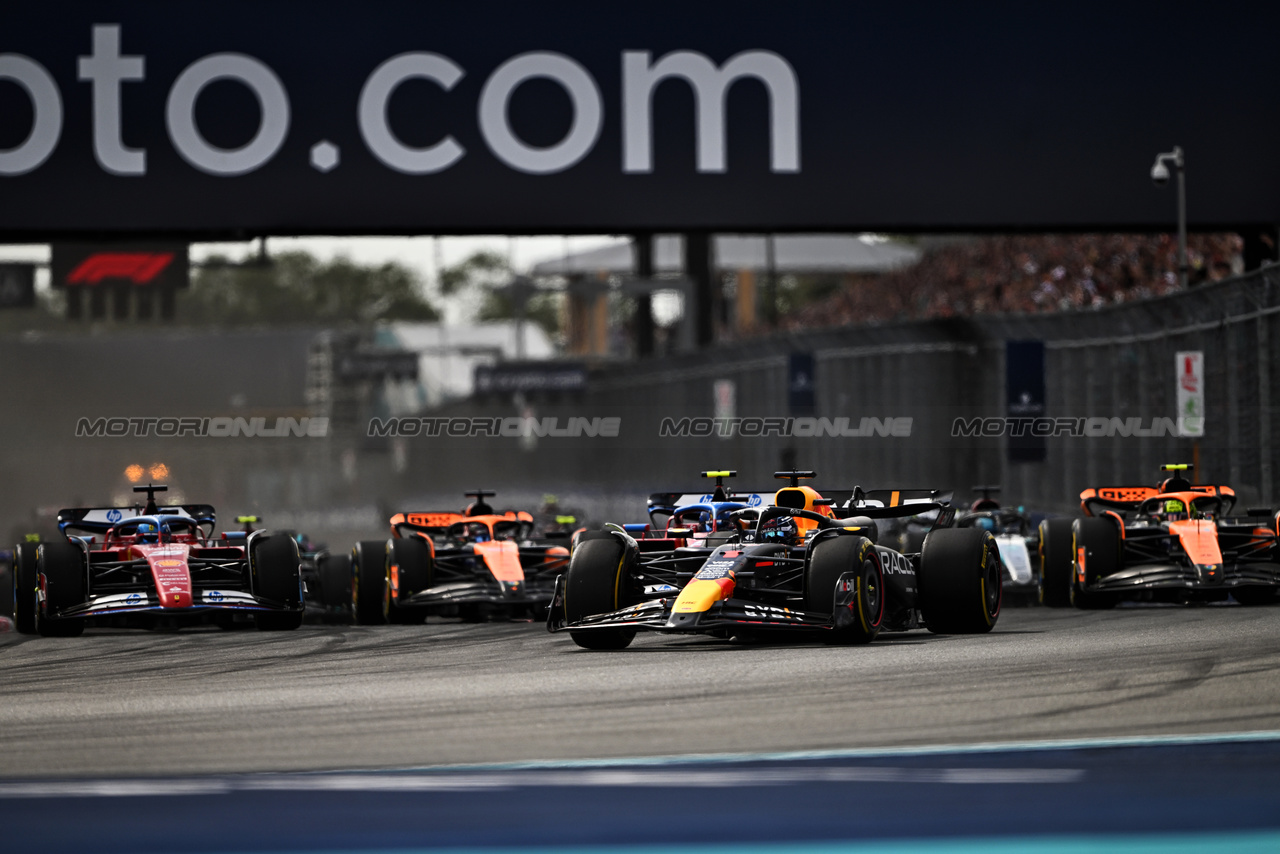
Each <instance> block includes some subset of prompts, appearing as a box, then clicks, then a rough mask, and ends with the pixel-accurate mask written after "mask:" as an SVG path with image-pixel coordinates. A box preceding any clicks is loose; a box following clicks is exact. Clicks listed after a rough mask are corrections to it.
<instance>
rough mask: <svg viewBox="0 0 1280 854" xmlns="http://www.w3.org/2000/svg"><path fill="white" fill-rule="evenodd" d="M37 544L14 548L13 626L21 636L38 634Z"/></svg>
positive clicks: (20, 544)
mask: <svg viewBox="0 0 1280 854" xmlns="http://www.w3.org/2000/svg"><path fill="white" fill-rule="evenodd" d="M37 548H38V544H36V543H18V544H17V545H16V546H14V547H13V626H14V628H15V629H17V630H18V632H19V633H20V634H24V635H34V634H35V633H36V586H37V584H38V583H39V582H38V581H37V580H36V549H37Z"/></svg>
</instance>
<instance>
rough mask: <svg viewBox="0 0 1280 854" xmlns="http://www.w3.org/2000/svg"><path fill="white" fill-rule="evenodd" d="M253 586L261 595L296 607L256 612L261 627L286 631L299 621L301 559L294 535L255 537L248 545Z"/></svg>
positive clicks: (294, 626) (254, 618)
mask: <svg viewBox="0 0 1280 854" xmlns="http://www.w3.org/2000/svg"><path fill="white" fill-rule="evenodd" d="M250 549H251V554H250V563H251V565H252V568H253V581H254V583H253V590H254V592H255V593H256V594H257V595H258V596H261V597H262V598H263V599H270V600H273V601H275V602H282V603H284V604H285V605H287V606H289V607H290V608H293V609H296V610H289V611H268V612H265V613H259V614H255V615H254V617H253V621H254V623H255V624H256V625H257V626H258V628H259V629H261V630H263V631H288V630H291V629H296V628H298V627H299V626H301V625H302V614H303V606H302V559H301V558H300V557H299V556H298V544H297V543H296V542H295V541H294V539H293V537H286V536H271V535H267V536H265V537H258V538H257V539H255V540H254V542H253V543H252V545H251V546H250Z"/></svg>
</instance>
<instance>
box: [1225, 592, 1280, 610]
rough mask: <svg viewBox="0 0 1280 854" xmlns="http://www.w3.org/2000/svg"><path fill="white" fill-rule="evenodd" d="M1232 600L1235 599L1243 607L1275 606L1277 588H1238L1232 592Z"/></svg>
mask: <svg viewBox="0 0 1280 854" xmlns="http://www.w3.org/2000/svg"><path fill="white" fill-rule="evenodd" d="M1231 598H1233V599H1235V600H1236V601H1237V602H1239V603H1240V604H1241V605H1246V606H1250V607H1253V606H1256V605H1274V604H1275V603H1276V602H1277V601H1280V600H1277V599H1276V588H1274V587H1236V588H1234V589H1233V590H1232V591H1231Z"/></svg>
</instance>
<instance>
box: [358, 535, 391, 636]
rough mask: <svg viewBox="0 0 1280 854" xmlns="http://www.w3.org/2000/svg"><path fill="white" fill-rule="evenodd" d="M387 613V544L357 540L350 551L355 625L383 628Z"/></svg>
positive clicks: (388, 586)
mask: <svg viewBox="0 0 1280 854" xmlns="http://www.w3.org/2000/svg"><path fill="white" fill-rule="evenodd" d="M390 610H391V585H390V584H388V583H387V541H386V540H361V541H360V542H358V543H356V545H355V548H353V549H352V550H351V613H352V614H353V615H354V616H355V618H356V625H358V626H383V625H386V623H387V615H388V613H389V612H390Z"/></svg>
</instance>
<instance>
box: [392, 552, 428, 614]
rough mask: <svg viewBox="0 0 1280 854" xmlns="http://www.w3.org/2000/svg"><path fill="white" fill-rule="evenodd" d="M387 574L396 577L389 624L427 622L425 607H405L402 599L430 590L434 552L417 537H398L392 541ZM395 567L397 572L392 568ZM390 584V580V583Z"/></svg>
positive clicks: (393, 585)
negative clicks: (401, 601)
mask: <svg viewBox="0 0 1280 854" xmlns="http://www.w3.org/2000/svg"><path fill="white" fill-rule="evenodd" d="M388 557H389V558H390V561H389V562H388V567H387V572H388V573H394V576H393V577H394V579H395V582H394V583H393V584H392V585H391V592H390V602H389V606H388V610H387V621H388V622H391V623H397V624H400V625H412V624H415V623H421V622H423V621H424V620H425V619H426V618H427V610H426V608H423V607H412V606H409V607H402V606H401V605H400V603H399V600H400V599H408V598H409V597H410V596H412V595H413V594H415V593H419V592H421V591H423V590H426V589H427V588H428V587H430V586H431V571H432V570H433V569H434V567H433V566H432V565H431V548H430V547H429V546H428V545H427V544H426V542H424V541H423V540H422V539H420V538H418V537H396V538H394V539H392V540H391V552H390V554H389V555H388ZM392 567H394V569H393V568H392ZM389 580H390V579H389Z"/></svg>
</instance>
